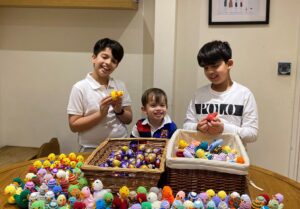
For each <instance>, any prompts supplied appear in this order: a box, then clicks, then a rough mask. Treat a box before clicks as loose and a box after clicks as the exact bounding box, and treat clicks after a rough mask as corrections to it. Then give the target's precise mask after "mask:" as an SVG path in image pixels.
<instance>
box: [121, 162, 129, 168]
mask: <svg viewBox="0 0 300 209" xmlns="http://www.w3.org/2000/svg"><path fill="white" fill-rule="evenodd" d="M128 166H129V163H128V161H125V160H123V161H122V162H121V165H120V167H121V168H128Z"/></svg>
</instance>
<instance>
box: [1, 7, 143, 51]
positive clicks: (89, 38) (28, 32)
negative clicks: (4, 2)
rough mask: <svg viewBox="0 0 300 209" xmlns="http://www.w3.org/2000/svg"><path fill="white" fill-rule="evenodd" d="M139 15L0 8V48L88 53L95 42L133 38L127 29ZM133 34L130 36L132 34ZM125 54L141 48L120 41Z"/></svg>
mask: <svg viewBox="0 0 300 209" xmlns="http://www.w3.org/2000/svg"><path fill="white" fill-rule="evenodd" d="M135 15H138V11H132V10H104V9H53V8H0V48H1V49H4V50H27V51H60V52H69V51H71V52H90V51H91V46H93V45H94V43H95V41H96V40H98V39H100V38H104V37H110V38H113V39H116V40H120V39H121V37H122V36H123V35H124V33H126V36H128V35H129V37H135V36H137V35H138V34H136V31H135V29H134V28H133V29H128V28H129V27H128V25H129V24H131V21H134V16H135ZM131 33H132V34H131ZM120 41H121V42H122V44H123V46H124V48H125V49H126V52H127V53H141V52H139V49H140V47H138V46H136V45H133V44H130V43H128V42H126V41H125V42H123V41H122V40H120Z"/></svg>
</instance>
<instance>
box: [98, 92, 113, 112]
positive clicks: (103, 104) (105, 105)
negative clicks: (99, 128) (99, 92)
mask: <svg viewBox="0 0 300 209" xmlns="http://www.w3.org/2000/svg"><path fill="white" fill-rule="evenodd" d="M111 103H112V98H111V96H107V97H104V98H103V99H102V100H101V101H100V104H99V107H100V108H99V109H100V110H99V111H100V114H101V116H103V117H105V116H106V115H107V114H108V109H109V106H110V105H111Z"/></svg>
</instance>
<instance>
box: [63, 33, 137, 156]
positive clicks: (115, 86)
mask: <svg viewBox="0 0 300 209" xmlns="http://www.w3.org/2000/svg"><path fill="white" fill-rule="evenodd" d="M123 55H124V50H123V47H122V45H121V44H120V43H118V42H117V41H115V40H111V39H109V38H104V39H101V40H99V41H97V42H96V44H95V46H94V51H93V55H92V63H93V67H94V69H93V71H92V72H90V73H88V74H87V76H86V78H85V79H83V80H81V81H78V82H77V83H76V84H74V85H73V88H72V90H71V94H70V98H69V104H68V108H67V112H68V116H69V126H70V129H71V130H72V131H73V132H77V133H78V137H79V145H80V151H83V150H86V149H87V148H92V149H93V148H96V147H97V146H98V145H99V143H101V142H102V141H103V140H104V139H106V138H108V137H110V138H118V137H127V135H128V132H127V128H126V124H129V123H131V121H132V110H131V99H130V96H129V93H128V91H127V89H126V86H125V84H124V82H122V81H120V80H117V79H114V78H112V77H111V76H110V75H111V73H112V72H113V71H114V70H115V69H116V68H117V67H118V64H119V63H120V62H121V60H122V58H123ZM112 91H122V92H123V96H120V97H117V98H115V97H114V96H112V95H111V92H112Z"/></svg>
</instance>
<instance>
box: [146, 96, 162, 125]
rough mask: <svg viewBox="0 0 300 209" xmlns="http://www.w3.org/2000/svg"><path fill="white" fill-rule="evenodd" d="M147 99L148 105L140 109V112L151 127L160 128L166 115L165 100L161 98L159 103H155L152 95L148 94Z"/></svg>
mask: <svg viewBox="0 0 300 209" xmlns="http://www.w3.org/2000/svg"><path fill="white" fill-rule="evenodd" d="M148 98H149V99H148V103H147V104H146V106H145V107H142V111H144V112H145V114H146V115H147V117H148V120H149V122H150V123H151V124H152V125H153V126H160V125H161V124H162V122H163V119H164V117H165V115H166V114H167V104H166V100H165V98H164V97H163V96H162V97H161V98H160V99H159V101H156V100H155V96H154V95H153V94H150V95H149V97H148Z"/></svg>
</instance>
